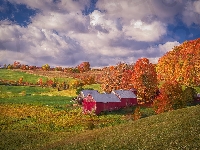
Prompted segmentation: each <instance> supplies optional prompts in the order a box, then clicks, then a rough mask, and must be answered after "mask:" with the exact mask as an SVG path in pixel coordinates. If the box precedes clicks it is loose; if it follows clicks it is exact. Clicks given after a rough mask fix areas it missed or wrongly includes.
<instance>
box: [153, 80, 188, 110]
mask: <svg viewBox="0 0 200 150" xmlns="http://www.w3.org/2000/svg"><path fill="white" fill-rule="evenodd" d="M153 106H154V109H155V112H156V113H163V112H167V111H169V110H173V109H179V108H183V107H185V106H186V105H185V102H184V99H183V91H182V86H181V84H180V83H178V82H177V81H166V82H165V83H164V84H163V85H162V86H161V88H160V94H159V96H158V97H157V98H156V99H155V100H154V102H153Z"/></svg>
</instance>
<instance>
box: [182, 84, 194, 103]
mask: <svg viewBox="0 0 200 150" xmlns="http://www.w3.org/2000/svg"><path fill="white" fill-rule="evenodd" d="M196 93H197V91H196V90H195V89H194V88H192V87H186V89H185V90H184V91H183V102H184V104H185V105H191V104H192V103H193V102H194V99H195V95H196Z"/></svg>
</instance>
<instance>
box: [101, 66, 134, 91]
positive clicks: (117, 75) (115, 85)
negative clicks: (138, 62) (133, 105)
mask: <svg viewBox="0 0 200 150" xmlns="http://www.w3.org/2000/svg"><path fill="white" fill-rule="evenodd" d="M132 68H133V67H132V65H127V64H125V63H119V64H117V65H116V66H110V67H107V68H104V69H103V71H102V76H101V88H102V90H103V91H105V92H107V93H110V92H111V91H112V90H117V89H130V88H133V85H132V83H131V77H132V73H133V70H132Z"/></svg>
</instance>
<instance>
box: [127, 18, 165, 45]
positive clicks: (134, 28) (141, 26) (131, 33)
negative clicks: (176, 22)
mask: <svg viewBox="0 0 200 150" xmlns="http://www.w3.org/2000/svg"><path fill="white" fill-rule="evenodd" d="M123 31H124V33H125V35H126V36H128V37H129V38H130V39H134V40H136V41H146V42H151V41H157V40H159V39H160V37H161V36H162V35H164V34H166V27H165V25H164V24H163V23H161V22H157V21H155V22H152V23H150V24H147V23H145V22H142V21H141V20H137V21H135V20H132V21H131V23H130V25H128V26H126V25H125V26H124V28H123Z"/></svg>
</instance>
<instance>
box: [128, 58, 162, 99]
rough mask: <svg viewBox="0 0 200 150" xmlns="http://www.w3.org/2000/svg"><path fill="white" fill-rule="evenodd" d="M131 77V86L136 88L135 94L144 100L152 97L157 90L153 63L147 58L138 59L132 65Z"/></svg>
mask: <svg viewBox="0 0 200 150" xmlns="http://www.w3.org/2000/svg"><path fill="white" fill-rule="evenodd" d="M133 69H134V72H133V75H132V78H131V81H132V83H133V86H134V88H135V89H137V95H138V96H139V97H141V98H142V99H143V100H144V101H145V102H146V101H149V100H151V99H152V97H154V96H155V94H156V91H157V90H158V82H157V74H156V68H155V65H153V64H152V63H150V62H149V60H148V59H147V58H141V59H138V60H137V62H136V63H135V65H134V68H133Z"/></svg>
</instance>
